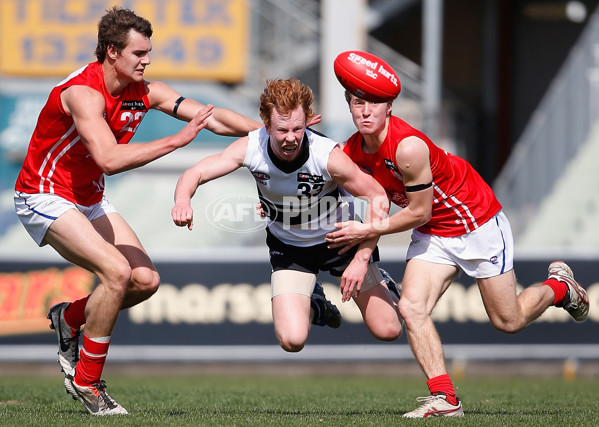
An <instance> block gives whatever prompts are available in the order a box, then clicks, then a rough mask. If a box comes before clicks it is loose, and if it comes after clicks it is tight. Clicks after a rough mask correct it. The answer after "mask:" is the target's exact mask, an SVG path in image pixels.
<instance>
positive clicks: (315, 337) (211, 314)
mask: <svg viewBox="0 0 599 427" xmlns="http://www.w3.org/2000/svg"><path fill="white" fill-rule="evenodd" d="M567 262H568V263H569V264H570V265H571V266H572V268H573V270H574V271H575V274H576V277H577V279H578V280H579V281H580V282H581V283H583V284H584V285H585V287H586V288H587V290H588V293H589V299H590V304H591V306H596V305H597V304H599V282H597V281H596V277H594V273H595V272H596V261H589V260H583V261H572V260H567ZM547 264H548V263H547V262H546V261H530V260H529V261H519V262H518V261H516V271H517V272H518V284H519V286H520V287H528V286H533V285H535V284H538V283H540V282H542V281H543V279H544V278H545V277H546V274H547V273H546V268H547ZM382 265H383V266H384V267H385V268H386V269H387V271H389V272H390V273H391V274H392V275H393V276H395V277H396V278H397V280H398V281H399V280H400V279H401V276H402V274H403V270H404V268H405V263H403V262H399V261H395V262H388V263H382ZM156 267H157V268H158V271H159V272H160V274H161V278H162V284H161V287H160V290H159V291H158V292H157V293H156V294H155V295H154V296H152V297H151V298H150V299H149V300H148V301H146V302H144V303H142V304H140V305H138V306H136V307H134V308H131V309H129V310H126V311H123V312H122V313H121V315H120V317H119V320H118V323H117V327H116V330H115V332H114V334H113V343H114V344H126V345H276V344H277V342H276V337H275V334H274V330H273V325H272V316H271V309H270V283H269V278H270V266H269V264H268V262H265V261H255V262H253V261H252V262H249V261H248V262H243V261H227V262H202V261H198V262H156ZM319 280H320V281H321V282H323V283H324V288H325V292H326V294H327V297H328V298H330V299H331V300H332V301H333V302H334V303H335V304H336V305H337V306H338V307H339V309H340V311H341V313H342V315H343V319H344V320H343V324H342V325H341V327H340V328H339V329H330V328H320V327H313V328H312V330H311V332H310V337H309V340H308V343H309V344H333V345H334V344H341V345H347V344H377V343H379V342H378V341H376V340H375V339H374V338H373V337H372V336H371V335H370V333H369V332H368V330H367V329H366V327H365V326H364V324H363V321H362V319H361V316H360V313H359V311H358V309H357V307H356V306H355V304H354V303H353V302H347V303H341V301H340V294H339V287H338V285H337V284H336V281H335V280H334V279H333V278H332V277H331V276H329V275H328V274H326V273H325V274H321V276H320V277H319ZM94 285H95V278H94V277H93V275H91V274H90V273H88V272H86V271H85V270H82V269H80V268H78V267H73V266H71V265H69V264H66V263H65V264H55V263H54V264H53V263H43V262H39V263H18V262H14V261H12V262H0V345H1V344H17V343H27V344H54V343H55V336H54V334H53V332H52V331H50V329H49V328H48V321H47V319H45V315H46V313H47V311H48V308H49V307H50V306H51V305H52V304H54V303H56V302H59V301H65V300H68V301H72V300H74V299H76V298H79V297H82V296H85V295H87V293H89V291H90V290H91V289H92V288H93V286H94ZM433 317H434V320H435V323H436V325H437V328H438V330H439V333H440V335H441V338H442V340H443V342H444V343H445V344H555V343H560V344H561V345H566V344H599V336H598V335H597V334H596V330H597V326H598V324H599V312H597V310H593V309H592V308H591V310H590V315H589V318H588V320H587V321H585V322H583V323H576V322H574V321H573V320H572V319H571V318H570V316H569V315H568V314H567V313H566V312H565V311H564V310H562V309H557V308H550V309H549V310H548V311H547V312H546V313H545V314H544V315H543V316H542V317H541V318H539V319H538V320H537V321H535V322H534V323H533V324H531V325H529V326H528V327H527V328H526V329H525V330H524V331H522V332H520V333H518V334H515V335H509V334H505V333H501V332H498V331H496V330H495V329H494V328H493V327H492V326H491V324H490V322H489V320H488V317H487V315H486V313H485V310H484V307H483V305H482V301H481V299H480V293H479V291H478V287H477V286H476V284H475V283H474V281H473V280H472V279H470V278H468V277H467V276H464V275H462V276H461V277H458V279H457V280H456V281H455V283H453V284H452V285H451V286H450V287H449V289H448V291H447V292H446V293H445V295H443V297H442V298H441V300H440V301H439V303H438V304H437V306H436V307H435V310H434V311H433ZM398 343H402V344H406V343H407V341H406V338H405V336H402V337H400V338H399V340H398Z"/></svg>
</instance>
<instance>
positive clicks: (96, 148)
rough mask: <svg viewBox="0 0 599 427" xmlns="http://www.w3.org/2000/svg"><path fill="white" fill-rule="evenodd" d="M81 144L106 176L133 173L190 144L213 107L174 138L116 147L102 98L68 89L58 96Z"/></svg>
mask: <svg viewBox="0 0 599 427" xmlns="http://www.w3.org/2000/svg"><path fill="white" fill-rule="evenodd" d="M61 100H62V103H63V106H64V108H65V110H66V111H67V112H68V113H69V114H70V115H71V117H72V118H73V122H74V123H75V127H76V128H77V132H78V133H79V136H80V137H81V141H82V142H83V144H85V146H86V148H87V149H88V150H89V152H90V154H91V155H92V157H93V158H94V161H95V162H96V164H97V165H98V167H100V169H102V171H103V172H104V173H105V174H106V175H113V174H116V173H119V172H123V171H127V170H130V169H135V168H137V167H140V166H143V165H145V164H147V163H149V162H151V161H153V160H156V159H158V158H159V157H162V156H164V155H165V154H168V153H170V152H172V151H174V150H176V149H178V148H181V147H184V146H185V145H187V144H189V143H190V142H191V141H192V140H193V139H194V138H195V137H196V136H197V134H198V133H199V132H200V131H201V130H202V129H204V127H206V124H207V122H206V119H207V118H208V117H209V116H210V115H211V114H212V110H213V108H214V107H213V106H211V105H207V106H205V107H204V108H202V109H201V110H199V111H198V113H197V114H196V115H195V116H194V117H193V118H192V119H191V120H190V121H189V123H187V125H186V126H185V127H183V129H181V130H180V131H179V132H177V133H176V134H175V135H172V136H168V137H165V138H160V139H157V140H154V141H151V142H148V143H143V144H142V143H129V144H118V143H117V141H116V138H115V137H114V134H113V133H112V131H111V130H110V127H109V126H108V124H107V123H106V120H105V119H104V117H103V115H104V110H105V107H106V106H105V102H104V97H103V96H102V95H101V94H100V93H99V92H98V91H96V90H93V89H91V88H89V87H87V86H71V87H69V88H67V89H65V90H64V91H63V92H62V94H61Z"/></svg>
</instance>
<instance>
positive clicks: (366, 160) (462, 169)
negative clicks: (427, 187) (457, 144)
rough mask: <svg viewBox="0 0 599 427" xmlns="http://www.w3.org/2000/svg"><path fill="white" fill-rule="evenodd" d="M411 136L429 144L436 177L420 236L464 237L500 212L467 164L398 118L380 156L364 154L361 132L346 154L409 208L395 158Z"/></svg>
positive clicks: (394, 120) (488, 192)
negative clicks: (404, 141)
mask: <svg viewBox="0 0 599 427" xmlns="http://www.w3.org/2000/svg"><path fill="white" fill-rule="evenodd" d="M409 136H416V137H418V138H420V139H422V140H423V141H424V142H426V144H427V145H428V149H429V153H430V154H429V159H430V165H431V171H432V174H433V210H432V217H431V219H430V221H429V222H427V223H426V224H424V225H422V226H420V227H418V228H417V230H418V231H420V232H422V233H427V234H434V235H437V236H442V237H455V236H461V235H463V234H466V233H469V232H471V231H473V230H475V229H477V228H478V227H480V226H481V225H483V224H484V223H485V222H487V221H488V220H489V219H491V218H492V217H493V216H494V215H495V214H496V213H497V212H499V211H500V210H501V204H500V203H499V201H498V200H497V198H496V197H495V194H494V193H493V190H491V188H490V187H489V185H488V184H487V183H486V182H485V181H484V180H483V179H482V178H481V176H480V175H479V174H478V173H477V172H476V170H474V168H473V167H472V166H471V165H470V164H469V163H468V162H467V161H465V160H464V159H462V158H460V157H457V156H454V155H452V154H450V153H448V152H446V151H445V150H442V149H441V148H439V147H437V146H436V145H435V144H433V142H432V141H431V140H430V139H429V138H428V137H427V136H426V135H425V134H424V133H422V132H420V131H418V130H416V129H414V128H413V127H411V126H410V125H409V124H407V123H406V122H404V121H403V120H401V119H399V118H398V117H395V116H391V118H390V120H389V129H388V132H387V136H386V138H385V141H384V142H383V144H382V145H381V147H380V148H379V150H378V151H377V152H376V153H374V154H368V153H365V152H364V151H363V150H362V140H363V137H362V135H361V134H360V133H359V132H356V133H355V134H354V135H352V136H351V137H350V138H349V140H348V141H347V143H346V145H345V147H344V151H345V152H346V153H347V154H348V155H349V156H350V157H351V159H352V160H353V161H354V162H355V163H356V164H357V165H358V166H360V167H361V168H362V169H363V170H364V171H365V172H366V173H369V174H370V175H372V176H373V177H374V178H375V179H376V180H377V181H378V182H379V183H380V184H381V185H382V186H383V188H384V189H385V190H386V191H387V194H388V196H389V198H390V200H391V201H392V202H393V203H395V204H396V205H398V206H400V207H402V208H405V207H406V206H407V205H408V199H407V196H406V190H405V187H404V184H403V179H402V176H401V173H400V172H399V168H398V167H397V161H396V153H397V146H398V145H399V144H400V143H401V141H402V140H403V139H405V138H407V137H409ZM420 184H427V183H426V182H422V183H420Z"/></svg>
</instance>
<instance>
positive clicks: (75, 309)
mask: <svg viewBox="0 0 599 427" xmlns="http://www.w3.org/2000/svg"><path fill="white" fill-rule="evenodd" d="M88 299H89V295H88V296H86V297H85V298H81V299H79V300H77V301H74V302H72V303H70V304H69V306H68V307H67V308H66V309H65V311H64V320H65V322H67V325H69V326H70V327H71V329H73V330H75V331H76V330H77V329H79V328H81V326H82V325H84V324H85V306H86V304H87V300H88Z"/></svg>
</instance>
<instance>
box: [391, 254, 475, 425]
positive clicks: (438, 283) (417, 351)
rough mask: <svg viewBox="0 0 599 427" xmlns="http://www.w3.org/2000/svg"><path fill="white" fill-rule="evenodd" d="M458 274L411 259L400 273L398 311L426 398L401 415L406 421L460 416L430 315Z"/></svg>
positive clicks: (457, 399) (456, 398) (442, 267)
mask: <svg viewBox="0 0 599 427" xmlns="http://www.w3.org/2000/svg"><path fill="white" fill-rule="evenodd" d="M457 272H458V269H457V267H455V266H451V265H444V264H436V263H430V262H425V261H421V260H418V259H412V260H410V261H408V264H407V266H406V271H405V273H404V280H403V289H402V295H401V299H400V300H399V309H400V313H401V315H402V317H403V318H404V321H405V324H406V332H407V334H408V340H409V342H410V346H411V348H412V352H413V353H414V356H415V357H416V360H418V363H419V364H420V367H421V368H422V370H423V372H424V374H425V375H426V377H427V379H428V381H427V385H428V388H429V391H430V393H431V395H430V396H427V397H422V398H419V399H418V400H419V401H421V402H422V403H421V405H420V406H419V407H418V408H416V409H415V410H413V411H411V412H408V413H406V414H404V417H407V418H426V417H428V416H463V415H464V412H463V410H462V403H461V402H460V400H459V398H458V397H457V396H456V395H455V390H454V388H453V384H452V382H451V379H450V378H449V375H448V374H447V368H446V365H445V355H444V353H443V346H442V344H441V339H440V337H439V334H438V333H437V329H436V328H435V325H434V324H433V321H432V318H431V312H432V310H433V308H434V306H435V304H436V303H437V301H438V300H439V298H440V297H441V295H443V293H444V292H445V290H447V287H448V286H449V285H450V284H451V282H452V280H453V279H454V278H455V276H456V274H457Z"/></svg>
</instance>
